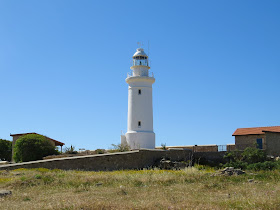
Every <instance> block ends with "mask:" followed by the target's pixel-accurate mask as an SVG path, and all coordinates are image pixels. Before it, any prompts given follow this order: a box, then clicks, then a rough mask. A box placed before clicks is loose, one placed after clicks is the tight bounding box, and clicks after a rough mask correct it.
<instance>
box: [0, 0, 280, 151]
mask: <svg viewBox="0 0 280 210" xmlns="http://www.w3.org/2000/svg"><path fill="white" fill-rule="evenodd" d="M279 10H280V1H273V0H271V1H258V0H254V1H253V0H251V1H249V0H246V1H244V0H235V1H233V0H232V1H223V0H221V1H217V0H213V1H209V0H204V1H202V0H200V1H187V0H184V1H89V0H83V1H78V0H76V1H71V0H60V1H54V0H52V1H51V0H50V1H46V0H45V1H36V0H33V1H31V0H25V1H19V0H17V1H16V0H13V1H8V0H6V1H3V0H0V28H1V29H0V31H1V33H0V78H1V82H0V102H1V103H0V138H4V139H9V140H11V137H10V133H25V132H37V133H40V134H44V135H47V136H49V137H51V138H54V139H57V140H59V141H62V142H65V143H66V145H67V146H70V145H71V144H72V145H74V146H76V148H77V149H78V148H86V149H96V148H105V149H107V148H109V147H110V145H111V144H113V143H114V144H117V143H119V141H120V132H121V130H124V131H126V126H127V94H128V93H127V84H126V83H125V78H126V74H127V72H129V71H130V69H129V68H130V63H131V59H132V58H131V57H132V55H133V53H134V52H135V50H136V48H137V42H139V41H140V42H143V43H144V49H145V50H146V51H147V50H148V43H149V49H150V50H149V55H150V60H151V71H152V72H154V75H155V78H156V82H155V84H154V89H153V94H154V97H153V99H154V131H155V133H156V145H161V143H166V144H167V145H193V144H198V145H199V144H200V145H201V144H221V145H223V144H227V143H233V142H234V138H233V137H232V136H231V135H232V133H233V132H234V131H235V129H236V128H239V127H257V126H274V125H280V122H279V121H280V112H279V107H280V97H279V89H280V83H279V78H280V73H279V72H280V71H279V67H280V59H279V58H280V50H279V49H280V38H279V37H280V27H279V25H280V13H279Z"/></svg>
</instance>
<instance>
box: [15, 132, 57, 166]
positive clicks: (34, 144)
mask: <svg viewBox="0 0 280 210" xmlns="http://www.w3.org/2000/svg"><path fill="white" fill-rule="evenodd" d="M57 154H59V152H58V151H57V150H56V147H55V146H54V145H53V144H52V142H50V140H48V139H47V138H46V137H45V136H42V135H39V134H27V135H24V136H21V137H20V138H19V139H18V140H17V141H16V143H15V147H14V156H13V158H14V160H15V161H16V162H25V161H32V160H41V159H43V157H45V156H48V155H57Z"/></svg>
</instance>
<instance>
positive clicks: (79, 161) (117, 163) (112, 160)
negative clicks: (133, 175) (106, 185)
mask: <svg viewBox="0 0 280 210" xmlns="http://www.w3.org/2000/svg"><path fill="white" fill-rule="evenodd" d="M191 154H192V151H190V150H144V149H143V150H136V151H130V152H120V153H111V154H100V155H88V156H79V157H68V158H57V159H49V160H39V161H31V162H25V163H16V164H10V165H4V166H0V170H13V169H17V168H48V169H63V170H89V171H111V170H122V169H142V168H148V167H151V166H153V165H154V164H155V163H156V162H157V161H159V160H160V159H162V158H166V159H170V160H172V161H187V160H190V158H191V157H192V155H191Z"/></svg>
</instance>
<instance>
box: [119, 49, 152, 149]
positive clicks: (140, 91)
mask: <svg viewBox="0 0 280 210" xmlns="http://www.w3.org/2000/svg"><path fill="white" fill-rule="evenodd" d="M132 58H133V64H132V66H131V67H130V69H131V70H132V72H131V74H128V75H127V78H126V80H125V81H126V83H127V84H128V116H127V133H126V134H125V135H122V136H121V141H122V144H125V143H127V144H128V145H129V146H130V148H131V149H140V148H147V149H154V148H155V133H154V130H153V88H152V85H153V83H154V82H155V78H154V76H153V74H152V73H150V72H149V69H150V67H149V59H148V56H147V54H146V53H145V52H144V50H143V49H142V48H138V49H137V50H136V53H134V55H133V57H132Z"/></svg>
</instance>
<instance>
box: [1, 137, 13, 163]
mask: <svg viewBox="0 0 280 210" xmlns="http://www.w3.org/2000/svg"><path fill="white" fill-rule="evenodd" d="M11 159H12V142H11V141H8V140H4V139H0V160H5V161H11Z"/></svg>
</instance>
